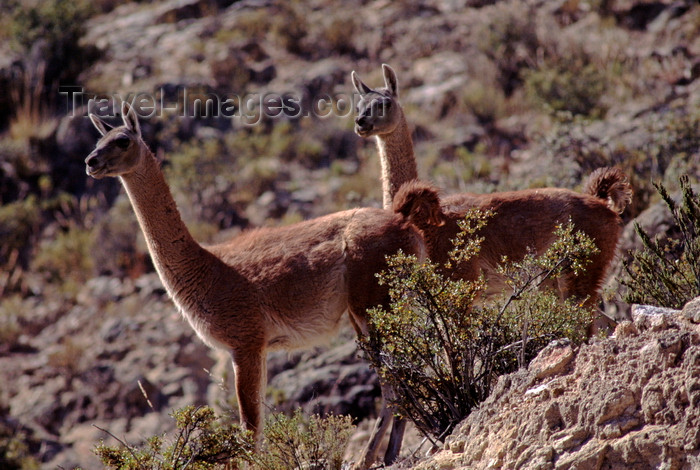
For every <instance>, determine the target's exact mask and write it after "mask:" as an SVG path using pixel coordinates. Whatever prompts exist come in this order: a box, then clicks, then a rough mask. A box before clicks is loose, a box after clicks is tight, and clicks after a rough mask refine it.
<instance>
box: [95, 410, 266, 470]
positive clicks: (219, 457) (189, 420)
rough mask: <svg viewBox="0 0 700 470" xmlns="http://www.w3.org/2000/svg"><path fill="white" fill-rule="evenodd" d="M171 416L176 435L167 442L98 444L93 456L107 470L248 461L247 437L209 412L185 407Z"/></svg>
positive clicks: (170, 469) (158, 438)
mask: <svg viewBox="0 0 700 470" xmlns="http://www.w3.org/2000/svg"><path fill="white" fill-rule="evenodd" d="M172 416H173V418H174V419H175V422H176V426H177V432H176V434H175V435H174V436H172V437H171V438H167V437H165V436H163V437H161V436H153V437H151V438H149V439H148V440H147V441H146V443H145V444H144V445H143V446H141V447H136V446H132V445H129V444H127V443H125V442H122V441H119V442H120V445H119V446H107V445H105V443H104V442H101V443H100V444H98V445H97V446H96V447H95V449H94V452H95V454H97V456H98V457H99V458H100V460H101V461H102V463H103V464H104V465H105V466H106V467H107V468H113V469H119V470H143V469H148V470H177V469H185V468H187V469H192V470H199V469H201V470H204V469H213V468H224V466H225V465H226V464H231V463H234V462H236V461H237V460H239V459H242V460H243V461H246V462H249V461H250V458H251V452H252V448H253V444H252V441H251V438H250V436H249V435H248V434H247V433H244V432H242V431H241V429H240V428H238V427H237V426H233V425H230V424H227V423H225V422H223V420H221V419H219V418H217V417H216V416H215V415H214V411H213V410H212V409H211V408H209V407H194V406H187V407H185V408H181V409H179V410H177V411H175V412H174V413H173V414H172ZM233 468H236V467H233Z"/></svg>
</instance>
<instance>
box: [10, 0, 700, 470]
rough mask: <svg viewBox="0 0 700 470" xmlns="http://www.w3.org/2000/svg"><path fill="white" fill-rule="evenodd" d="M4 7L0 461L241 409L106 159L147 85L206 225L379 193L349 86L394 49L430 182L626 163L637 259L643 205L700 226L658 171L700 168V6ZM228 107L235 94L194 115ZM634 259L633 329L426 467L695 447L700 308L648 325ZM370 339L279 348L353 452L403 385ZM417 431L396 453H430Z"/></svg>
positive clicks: (564, 462)
mask: <svg viewBox="0 0 700 470" xmlns="http://www.w3.org/2000/svg"><path fill="white" fill-rule="evenodd" d="M0 13H2V14H0V380H1V382H2V384H3V385H2V386H1V387H0V451H5V449H4V448H2V446H4V445H5V443H8V444H7V449H10V450H9V451H6V452H5V454H4V455H6V456H7V458H8V459H11V460H8V461H7V462H0V468H36V467H40V468H57V467H61V468H74V467H76V466H80V467H82V468H86V469H92V468H99V462H98V461H97V459H96V457H95V456H94V455H93V454H92V452H91V450H92V448H93V447H94V445H95V444H96V443H97V442H98V441H99V440H100V439H107V440H108V441H109V439H110V438H109V436H108V434H107V433H105V432H104V431H102V430H106V431H108V432H110V433H112V434H114V435H115V436H118V437H120V438H123V439H124V440H126V441H128V442H132V443H135V442H139V441H140V440H142V439H143V437H144V436H151V435H154V434H161V433H165V432H168V431H170V430H172V428H173V423H172V420H171V419H170V418H169V417H168V413H169V412H171V411H172V410H173V409H176V408H178V407H181V406H184V405H188V404H205V403H209V404H213V405H215V406H216V407H217V409H219V410H230V409H231V408H232V405H233V403H232V402H231V400H232V398H231V397H232V393H231V389H230V385H228V384H229V381H230V375H231V367H230V364H229V361H228V360H227V359H226V358H223V357H219V356H218V355H217V354H216V353H214V352H212V351H209V350H208V349H207V348H206V347H204V346H203V345H202V344H201V343H200V342H199V341H198V340H197V339H196V337H195V335H194V334H193V333H192V332H191V331H190V328H189V326H188V325H187V324H186V323H185V322H183V321H182V320H181V318H180V316H179V314H178V313H177V312H176V310H175V308H174V307H173V306H172V304H171V303H170V301H169V300H168V299H167V298H166V296H165V292H164V290H163V288H162V286H161V285H160V282H159V280H158V278H157V276H156V274H155V273H154V271H153V267H152V265H151V263H150V260H149V257H148V254H147V252H146V249H145V246H144V242H143V239H142V238H141V236H140V234H139V230H138V227H137V225H136V221H135V219H134V216H133V213H132V211H131V208H130V206H129V204H128V201H126V199H125V198H124V195H123V191H122V190H121V188H120V186H119V183H118V181H116V180H111V181H110V180H107V179H106V180H100V181H95V180H92V179H89V178H88V177H86V175H85V172H84V171H85V170H84V164H83V160H84V158H85V156H86V155H87V154H88V153H89V152H90V151H91V149H92V148H93V146H94V144H95V142H96V140H97V133H96V131H95V130H94V129H93V127H92V125H91V123H90V121H89V119H88V118H87V116H86V112H87V108H88V105H89V104H90V105H91V106H92V109H93V110H95V106H98V107H100V108H99V112H101V113H102V114H103V115H105V116H106V119H108V120H110V119H111V122H114V123H117V122H118V117H117V116H114V117H112V118H110V117H109V114H110V109H112V107H113V106H116V105H118V102H119V101H120V100H122V99H128V100H133V99H135V98H143V99H144V100H145V101H144V103H145V104H146V108H144V110H146V109H150V110H152V111H153V113H152V115H151V114H149V112H146V111H144V112H143V113H142V116H141V117H142V119H141V123H142V127H143V132H144V138H145V140H146V141H147V142H148V144H149V145H150V146H151V148H152V149H153V151H154V152H155V153H156V155H158V157H159V158H161V159H162V160H163V162H164V165H163V167H164V170H165V172H166V176H167V179H168V182H169V184H170V185H171V187H172V190H173V193H174V196H175V198H176V200H177V202H178V205H179V207H180V210H181V212H182V214H183V218H184V219H185V221H186V222H187V224H188V226H189V227H190V229H191V231H192V232H193V234H194V235H195V237H196V238H197V239H198V240H202V241H204V242H207V241H212V240H217V239H220V238H221V237H224V236H229V235H232V234H235V233H238V232H239V231H240V230H243V229H245V228H247V227H255V226H263V225H280V224H286V223H290V222H294V221H298V220H302V219H306V218H309V217H313V216H317V215H321V214H326V213H329V212H332V211H335V210H341V209H346V208H350V207H356V206H379V205H380V199H381V192H380V187H379V186H380V185H379V183H378V175H379V165H378V162H377V159H376V149H375V147H374V143H373V142H368V141H363V140H362V139H360V138H359V137H357V136H356V135H355V134H354V133H353V132H352V124H353V123H352V106H351V105H349V104H348V103H349V102H350V101H351V97H352V86H351V82H350V72H351V71H352V70H357V71H358V73H360V75H361V76H362V77H363V79H364V80H365V81H366V82H367V83H368V84H369V85H371V86H375V85H376V86H378V85H381V72H380V66H381V63H383V62H386V63H389V64H390V65H392V67H393V68H394V69H395V70H396V71H397V73H398V77H399V81H400V83H399V87H400V95H401V102H402V104H403V106H404V108H405V110H406V114H407V117H408V119H409V121H410V125H411V127H412V129H413V138H414V141H415V144H416V154H417V156H418V165H419V173H420V175H421V176H422V177H424V178H427V179H430V180H432V181H433V182H435V183H436V184H437V185H439V186H440V187H442V188H444V190H445V192H454V191H484V192H485V191H493V190H506V189H521V188H528V187H539V186H545V185H556V186H562V187H567V188H572V189H578V188H580V187H581V185H582V181H583V180H584V179H585V177H586V176H587V175H588V174H589V173H590V172H591V171H592V170H593V169H595V168H597V167H599V166H603V165H617V166H619V167H621V168H622V169H623V170H624V171H625V172H626V173H627V174H628V176H629V178H630V181H631V182H632V184H633V186H634V188H635V195H634V203H633V204H632V206H631V207H630V208H628V210H627V211H626V212H625V213H624V214H623V219H624V221H625V223H626V225H627V226H626V229H625V234H624V236H623V240H622V241H621V257H620V258H621V259H625V258H627V256H628V254H627V253H628V251H629V250H631V249H635V248H639V246H640V244H639V239H638V237H637V235H636V234H635V233H634V230H633V227H632V222H633V221H639V222H640V224H641V225H642V226H643V227H644V228H645V229H646V230H647V231H648V232H649V233H652V234H659V235H661V236H666V235H674V234H676V233H677V232H676V231H675V228H674V227H673V226H672V224H671V222H670V217H669V214H668V212H667V211H665V210H664V206H663V204H661V203H659V200H658V199H659V198H658V195H657V193H656V191H655V190H654V187H653V185H652V181H660V182H663V183H664V184H665V185H666V186H667V187H668V188H669V190H670V191H672V192H673V191H675V190H677V189H678V177H679V176H680V175H682V174H688V175H690V178H691V181H693V182H694V183H697V181H698V177H699V176H700V145H699V144H700V137H699V136H700V134H699V133H698V122H700V111H699V110H700V6H698V4H697V2H695V1H694V0H676V1H671V0H668V1H667V0H662V1H653V2H652V1H646V0H608V1H596V0H561V1H559V0H558V1H543V0H502V1H498V2H495V1H489V0H484V1H480V0H464V1H447V0H426V1H419V2H386V1H382V0H376V1H349V2H342V3H341V2H330V1H328V0H311V1H308V2H284V1H276V0H269V1H268V0H262V1H261V0H242V1H235V2H234V1H231V0H161V1H157V2H140V1H129V0H99V1H97V2H95V1H92V2H89V1H87V0H78V1H75V0H70V1H69V0H49V1H46V2H21V1H18V0H10V1H8V2H5V3H3V4H2V6H0ZM207 97H209V98H211V99H212V100H213V103H214V104H215V105H219V106H217V107H215V108H212V109H208V110H207V109H202V108H198V109H197V108H195V106H194V103H195V100H196V99H198V98H199V99H206V98H207ZM265 97H267V98H269V99H270V100H271V101H264V99H265ZM91 98H93V99H96V101H93V102H90V103H89V99H91ZM229 99H230V100H232V101H231V103H234V104H235V106H233V107H231V108H228V111H225V110H224V109H223V103H224V102H226V100H229ZM283 103H286V104H287V105H289V106H288V107H285V108H284V111H283V112H282V113H276V112H275V109H277V108H276V107H277V106H278V105H279V104H283ZM149 104H153V107H152V108H148V105H149ZM328 104H330V107H328V106H325V105H328ZM273 108H275V109H273ZM215 110H218V111H219V113H218V114H217V113H215V112H214V111H215ZM624 276H625V273H624V270H623V269H622V267H621V264H619V263H618V264H617V265H616V266H614V269H613V270H612V273H611V276H610V281H609V283H608V285H607V286H606V296H605V297H606V300H605V303H604V304H603V305H601V307H602V308H604V309H605V310H606V312H607V313H608V314H609V315H611V316H613V317H615V318H617V319H618V320H620V321H623V320H628V321H631V322H629V323H626V322H623V323H622V324H621V326H619V327H618V330H617V334H616V336H615V337H614V338H609V339H605V340H595V341H591V342H590V344H588V345H585V346H583V347H581V349H580V350H572V349H570V348H569V347H568V346H566V345H565V344H560V345H559V346H556V347H554V346H553V347H552V349H551V350H548V352H546V353H543V354H542V355H541V356H540V365H537V364H533V365H532V366H531V367H530V368H529V369H528V370H527V371H522V372H520V373H518V374H515V375H513V376H510V377H507V378H504V379H502V380H501V381H500V382H499V385H498V387H497V389H496V391H495V392H494V394H493V396H492V397H491V398H490V399H489V401H488V402H487V403H485V404H484V406H483V407H482V408H481V409H480V410H479V411H478V412H476V413H473V414H472V416H470V417H469V418H468V420H467V421H465V423H464V424H463V425H462V426H461V427H460V428H459V430H458V431H457V432H456V433H455V435H454V436H452V437H450V438H449V439H448V440H447V442H446V443H445V447H446V449H445V450H441V451H440V452H438V453H437V454H436V455H435V456H433V457H432V458H431V460H429V461H422V462H421V463H420V465H421V466H422V467H424V468H438V467H439V468H462V467H464V468H467V467H468V466H471V467H472V468H487V467H489V466H490V467H489V468H535V467H538V466H540V467H542V468H550V467H557V468H617V467H615V466H614V465H613V463H612V462H626V463H628V464H629V465H630V466H631V465H638V468H647V467H644V466H643V465H646V464H647V463H648V465H649V468H652V467H653V468H656V467H657V466H659V465H662V466H666V467H664V468H693V467H692V466H693V465H698V463H697V461H693V460H692V459H693V458H696V457H697V455H698V453H697V449H698V442H697V436H696V435H695V434H697V433H695V434H693V432H691V431H692V429H696V428H697V427H698V424H700V423H698V422H697V419H698V416H697V413H696V412H695V411H696V410H697V403H696V401H697V400H696V397H695V394H694V393H695V388H696V385H694V382H693V379H692V377H693V371H694V369H693V367H696V366H697V364H695V363H694V362H693V361H694V359H693V358H694V357H695V356H693V354H695V352H694V351H695V349H694V348H697V337H698V332H697V325H696V323H693V321H697V320H693V321H691V320H688V319H687V318H684V317H683V315H681V314H676V313H674V314H670V315H666V316H654V315H652V316H649V315H643V314H641V313H640V314H638V315H637V316H636V317H633V316H632V315H631V313H630V307H629V305H627V304H626V303H625V302H624V301H623V297H622V294H623V293H624V287H621V286H620V280H621V279H623V277H624ZM693 315H695V314H693ZM691 316H692V315H691ZM693 318H695V317H693ZM357 356H358V355H357V352H356V347H355V344H354V340H353V335H352V332H351V329H350V328H349V327H347V326H346V327H345V328H344V329H343V333H342V334H341V335H340V336H339V337H338V338H337V339H336V340H334V342H333V343H332V344H331V345H329V347H327V348H323V349H317V350H313V351H303V352H297V353H293V354H279V355H274V356H271V357H270V362H269V376H270V380H269V393H268V403H269V404H270V406H271V407H275V408H277V409H280V410H291V409H294V408H296V407H298V406H302V407H303V408H304V410H305V411H306V412H308V413H310V412H320V413H324V412H329V411H333V412H335V413H344V414H351V415H352V416H353V417H355V418H356V419H357V420H358V422H359V423H360V425H359V427H358V432H357V436H356V437H355V439H354V440H353V442H352V443H351V448H350V449H349V451H348V458H349V459H352V458H353V457H354V453H355V452H357V449H358V448H359V446H360V445H361V444H362V442H363V441H364V439H365V438H366V430H367V428H368V426H369V425H368V420H367V418H370V417H372V416H374V414H375V412H376V398H377V397H378V395H379V390H378V385H377V381H376V378H375V376H374V374H373V373H372V372H371V371H370V370H369V369H368V367H367V365H366V363H365V362H363V361H362V360H360V359H358V357H357ZM550 363H551V365H552V367H553V368H551V370H550V369H549V368H547V367H548V366H547V364H550ZM545 366H547V367H545ZM554 366H556V367H554ZM603 366H604V367H603ZM538 367H539V368H540V369H538ZM545 369H546V371H545V372H542V371H541V370H545ZM542 374H544V375H542ZM695 375H697V371H695ZM503 410H507V413H504V412H503ZM694 410H695V411H694ZM496 411H498V413H496ZM414 441H415V442H414ZM419 442H420V439H419V438H418V437H416V436H415V435H413V437H412V438H411V439H409V441H408V444H407V445H406V446H405V449H404V458H405V460H404V461H402V462H401V463H399V464H397V466H399V467H401V466H403V467H407V466H410V465H413V464H414V463H415V458H412V457H410V456H411V454H412V452H413V451H414V450H415V449H416V448H417V447H418V445H419ZM112 443H113V442H112ZM0 455H3V454H1V453H0ZM590 462H593V466H592V467H591V466H589V463H590ZM642 462H645V463H644V464H642ZM649 462H650V463H649ZM693 462H695V463H693ZM615 465H617V464H615ZM620 468H622V467H620ZM630 468H632V467H630ZM634 468H637V467H634Z"/></svg>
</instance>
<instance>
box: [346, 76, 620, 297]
mask: <svg viewBox="0 0 700 470" xmlns="http://www.w3.org/2000/svg"><path fill="white" fill-rule="evenodd" d="M382 69H383V72H384V83H385V87H384V88H380V89H377V90H373V89H371V88H370V87H368V86H367V85H365V84H364V83H363V82H362V81H361V80H360V79H359V78H358V77H357V75H356V74H355V73H354V72H353V74H352V81H353V84H354V86H355V89H356V90H357V92H358V93H360V95H361V97H362V99H361V101H360V105H358V116H357V118H356V120H355V122H356V126H355V131H356V132H357V134H358V135H360V136H362V137H369V136H372V135H376V137H377V140H378V142H379V141H381V142H383V143H384V145H383V147H381V148H380V161H381V164H382V184H383V188H384V194H385V196H386V195H387V194H393V195H394V196H395V197H396V198H400V199H399V200H397V201H396V203H397V204H396V205H394V207H395V208H396V209H397V210H399V211H400V212H401V213H403V214H404V215H411V216H412V217H416V221H417V222H416V223H417V224H420V226H421V227H422V229H423V232H424V235H425V237H426V242H427V244H428V252H429V255H430V257H431V258H432V259H433V260H434V261H438V262H443V261H445V260H446V259H447V253H448V252H449V251H450V250H451V248H452V244H451V241H450V240H451V239H452V238H454V236H455V235H456V234H457V231H458V227H457V220H458V219H461V218H462V217H463V216H464V215H465V214H466V212H467V210H468V209H469V208H472V207H474V208H480V209H491V210H492V211H494V212H495V213H496V215H495V216H494V217H493V218H492V219H491V220H490V221H489V223H488V225H487V226H486V227H485V228H484V229H483V230H482V231H481V234H482V235H483V236H484V237H485V240H484V242H483V244H482V248H481V253H480V255H479V257H478V259H476V260H474V261H473V262H471V263H467V264H466V265H464V266H462V267H461V268H460V269H459V270H458V272H457V273H456V274H457V275H458V276H461V277H464V278H466V279H473V278H475V277H476V276H478V275H479V273H482V272H483V273H485V274H486V275H487V278H488V280H489V288H490V290H491V291H494V292H495V291H498V292H500V290H501V287H502V285H501V281H502V280H501V279H499V277H498V276H497V275H496V266H497V265H498V263H499V261H500V260H501V258H502V257H503V256H508V257H509V259H512V260H518V259H521V258H522V257H523V256H524V255H525V254H526V253H527V252H528V250H530V249H534V250H535V251H536V252H537V253H542V252H543V251H544V250H545V249H546V248H547V247H548V246H549V244H550V243H551V242H552V237H553V235H552V231H553V229H554V227H555V226H556V225H557V224H560V223H566V221H567V220H568V219H569V218H571V220H572V221H573V223H574V226H575V229H576V230H581V231H583V232H584V233H586V234H587V235H588V236H589V237H591V238H592V239H593V241H594V242H595V243H596V245H597V247H598V249H599V250H600V253H598V254H597V255H595V256H594V259H593V263H592V264H591V265H589V267H588V270H587V272H586V273H585V274H584V275H581V276H578V277H573V276H569V277H565V278H564V279H562V280H561V281H560V283H559V284H560V285H559V288H560V292H561V294H562V296H563V297H571V296H576V297H579V298H588V300H587V305H589V306H593V305H595V304H596V302H597V301H598V290H599V289H600V286H601V285H602V283H603V280H604V278H605V274H606V271H607V269H608V267H609V265H610V263H611V262H612V260H613V258H614V256H615V250H616V247H617V242H618V238H619V235H620V231H621V227H620V224H621V221H620V218H619V216H618V214H619V213H621V212H622V211H623V210H624V208H625V207H626V206H627V205H628V204H629V202H630V200H631V194H632V190H631V188H630V186H629V184H628V183H627V180H626V178H625V176H624V175H623V174H622V172H621V171H620V170H617V169H611V168H601V169H599V170H596V171H595V172H594V173H593V174H591V175H590V177H589V179H588V182H587V183H586V186H585V194H580V193H575V192H573V191H569V190H566V189H559V188H542V189H529V190H524V191H512V192H502V193H494V194H470V193H464V194H456V195H450V196H446V197H444V198H442V200H441V205H442V208H441V211H442V213H443V215H442V219H443V221H444V224H443V225H435V224H429V223H428V224H427V223H425V221H426V220H427V218H428V217H430V218H434V217H436V216H435V212H434V211H435V210H437V209H436V206H435V204H434V199H435V197H436V194H432V195H431V194H430V192H431V190H430V189H429V188H430V187H429V186H426V185H425V184H424V183H410V182H411V181H414V180H416V179H417V174H416V172H415V170H414V168H415V155H414V154H413V152H412V149H413V143H412V138H411V134H410V133H409V132H408V127H407V126H406V125H397V123H403V122H405V118H404V117H403V112H402V111H401V105H400V104H399V102H398V79H397V78H396V73H395V72H394V71H393V70H392V69H391V67H389V66H388V65H386V64H384V65H383V66H382ZM379 108H381V109H386V110H388V111H387V112H385V113H377V112H371V111H373V110H376V109H379ZM407 149H411V152H410V153H409V152H408V151H407ZM386 162H391V166H387V164H386ZM395 168H403V169H406V168H407V169H408V170H401V171H395V170H394V169H395ZM407 183H408V184H413V186H410V187H407V188H406V189H405V190H404V193H403V194H402V195H399V194H397V192H395V191H394V190H393V189H392V188H397V187H401V186H402V185H405V184H407ZM412 191H413V192H415V193H414V194H411V192H412ZM433 192H434V190H433ZM409 196H410V198H411V201H408V200H407V199H406V198H408V197H409ZM409 202H410V204H409ZM384 203H385V207H390V206H387V200H386V197H385V199H384ZM431 207H432V209H430V210H431V211H432V212H429V211H427V210H428V208H431ZM421 213H423V214H424V215H423V218H422V219H421V216H420V214H421ZM421 221H422V222H421Z"/></svg>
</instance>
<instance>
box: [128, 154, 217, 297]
mask: <svg viewBox="0 0 700 470" xmlns="http://www.w3.org/2000/svg"><path fill="white" fill-rule="evenodd" d="M141 152H142V153H144V155H142V158H141V162H142V163H141V164H140V165H139V166H138V167H137V168H136V169H135V170H134V171H132V172H130V173H127V174H124V175H122V176H121V177H120V178H121V180H122V183H123V184H124V187H125V189H126V193H127V195H128V196H129V200H130V201H131V204H132V206H133V208H134V212H135V213H136V218H137V219H138V222H139V226H140V227H141V230H142V231H143V235H144V237H145V238H146V243H147V245H148V251H149V253H150V254H151V257H152V259H153V264H154V265H155V267H156V270H157V271H158V275H159V276H160V279H161V281H162V282H163V284H164V285H165V288H166V289H167V291H168V293H169V294H170V296H171V297H172V298H173V299H174V300H175V302H176V303H177V304H178V305H180V306H181V307H182V306H187V305H189V304H190V303H191V302H193V301H194V302H197V297H198V296H197V294H196V292H197V288H196V286H197V285H202V283H205V285H206V283H209V282H211V280H212V279H208V278H211V277H213V276H215V274H214V271H215V268H216V266H217V265H218V264H219V263H220V261H219V260H218V259H217V258H216V257H214V255H212V254H211V253H209V252H208V251H206V250H205V249H204V248H202V246H201V245H199V243H197V242H196V241H195V240H194V238H192V235H191V234H190V232H189V230H187V226H185V224H184V222H183V221H182V218H181V217H180V212H179V211H178V209H177V205H176V204H175V200H174V199H173V196H172V194H171V193H170V188H169V187H168V184H167V183H166V181H165V177H164V176H163V172H162V171H161V169H160V164H159V163H158V161H157V160H156V158H155V156H154V155H153V153H151V151H150V150H148V148H146V147H145V146H142V147H141Z"/></svg>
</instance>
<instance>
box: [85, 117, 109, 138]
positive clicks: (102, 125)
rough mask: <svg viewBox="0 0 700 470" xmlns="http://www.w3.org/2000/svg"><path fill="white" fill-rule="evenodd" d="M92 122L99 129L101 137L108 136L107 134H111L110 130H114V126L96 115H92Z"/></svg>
mask: <svg viewBox="0 0 700 470" xmlns="http://www.w3.org/2000/svg"><path fill="white" fill-rule="evenodd" d="M90 120H91V121H92V124H93V125H94V126H95V128H96V129H97V132H99V133H100V134H101V135H105V134H107V132H109V130H110V129H111V128H112V126H110V125H109V124H107V123H106V122H104V121H103V120H102V119H100V118H99V117H98V116H97V115H96V114H92V113H90Z"/></svg>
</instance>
